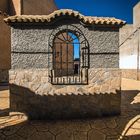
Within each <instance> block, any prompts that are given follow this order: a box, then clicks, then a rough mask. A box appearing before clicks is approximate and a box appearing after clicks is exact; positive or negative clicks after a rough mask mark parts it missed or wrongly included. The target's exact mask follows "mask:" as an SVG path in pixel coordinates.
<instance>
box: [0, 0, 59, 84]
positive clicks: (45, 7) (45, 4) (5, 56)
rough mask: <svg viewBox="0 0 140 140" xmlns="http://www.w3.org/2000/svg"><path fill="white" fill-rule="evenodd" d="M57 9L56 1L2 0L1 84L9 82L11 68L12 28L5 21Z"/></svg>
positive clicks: (47, 12)
mask: <svg viewBox="0 0 140 140" xmlns="http://www.w3.org/2000/svg"><path fill="white" fill-rule="evenodd" d="M56 9H57V7H56V5H55V3H54V0H41V1H37V0H0V27H1V28H0V32H1V34H0V50H1V51H0V83H1V82H8V79H9V76H8V70H9V69H10V68H11V59H10V58H11V52H10V46H11V40H10V38H11V37H10V28H9V27H8V26H7V25H6V24H5V23H4V21H3V19H4V18H6V17H7V16H9V15H11V16H12V15H24V14H26V15H34V14H36V15H47V14H50V13H51V12H53V11H54V10H56Z"/></svg>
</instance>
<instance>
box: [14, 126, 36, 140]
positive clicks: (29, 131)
mask: <svg viewBox="0 0 140 140" xmlns="http://www.w3.org/2000/svg"><path fill="white" fill-rule="evenodd" d="M35 133H36V130H35V128H34V127H33V126H31V125H29V124H28V125H25V126H23V127H22V128H21V129H19V131H18V132H17V134H18V136H21V137H22V138H24V139H27V138H28V137H29V136H31V135H34V134H35Z"/></svg>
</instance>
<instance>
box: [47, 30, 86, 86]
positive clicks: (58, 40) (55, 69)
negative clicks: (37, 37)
mask: <svg viewBox="0 0 140 140" xmlns="http://www.w3.org/2000/svg"><path fill="white" fill-rule="evenodd" d="M80 36H82V34H81V33H79V32H78V33H77V31H71V30H68V29H66V30H63V31H60V32H59V33H57V34H56V35H55V37H54V40H53V45H52V46H51V48H52V49H51V50H52V53H51V54H52V57H51V59H52V61H51V62H50V63H51V64H52V67H51V70H50V73H49V76H50V82H51V83H52V84H62V85H64V84H66V85H69V84H88V66H89V58H88V57H89V55H88V54H89V49H88V44H87V41H86V39H85V38H84V39H85V40H82V42H80Z"/></svg>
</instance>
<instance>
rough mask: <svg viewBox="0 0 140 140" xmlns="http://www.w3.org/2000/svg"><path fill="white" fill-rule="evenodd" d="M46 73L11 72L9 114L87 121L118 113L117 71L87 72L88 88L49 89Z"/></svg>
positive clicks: (119, 94) (35, 70)
mask: <svg viewBox="0 0 140 140" xmlns="http://www.w3.org/2000/svg"><path fill="white" fill-rule="evenodd" d="M48 80H49V79H48V69H26V70H23V69H22V70H21V69H17V70H10V108H11V111H19V112H24V113H26V114H27V115H28V117H29V118H30V119H68V118H90V117H101V116H103V115H115V114H119V113H120V103H121V93H120V84H121V78H120V71H119V69H90V70H89V84H88V85H52V84H51V83H49V82H48Z"/></svg>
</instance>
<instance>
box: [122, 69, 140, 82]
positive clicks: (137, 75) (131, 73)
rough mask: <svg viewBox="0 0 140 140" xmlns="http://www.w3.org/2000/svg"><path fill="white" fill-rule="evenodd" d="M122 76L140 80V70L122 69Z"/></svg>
mask: <svg viewBox="0 0 140 140" xmlns="http://www.w3.org/2000/svg"><path fill="white" fill-rule="evenodd" d="M121 73H122V78H127V79H134V80H140V71H137V70H136V69H122V70H121Z"/></svg>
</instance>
